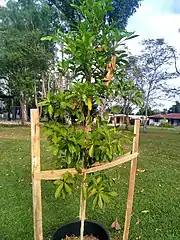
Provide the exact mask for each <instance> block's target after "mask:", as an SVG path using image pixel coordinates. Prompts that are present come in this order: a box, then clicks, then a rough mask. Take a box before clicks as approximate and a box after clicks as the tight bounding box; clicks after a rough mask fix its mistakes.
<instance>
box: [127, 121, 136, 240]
mask: <svg viewBox="0 0 180 240" xmlns="http://www.w3.org/2000/svg"><path fill="white" fill-rule="evenodd" d="M139 129H140V120H136V121H135V126H134V134H136V136H135V137H134V140H133V149H132V152H133V153H136V152H138V145H139ZM136 169H137V157H136V158H134V159H133V160H132V161H131V171H130V179H129V190H128V199H127V207H126V217H125V224H124V234H123V240H128V236H129V227H130V222H131V214H132V205H133V197H134V187H135V178H136Z"/></svg>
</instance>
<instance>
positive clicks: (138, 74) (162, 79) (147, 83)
mask: <svg viewBox="0 0 180 240" xmlns="http://www.w3.org/2000/svg"><path fill="white" fill-rule="evenodd" d="M141 45H142V51H141V54H140V55H139V56H135V57H133V58H131V61H130V65H129V67H128V69H127V74H129V75H130V76H131V78H132V79H133V81H134V82H135V85H136V86H137V88H138V89H140V90H141V91H142V92H143V93H144V102H143V109H144V111H145V116H146V121H145V123H144V131H146V126H147V116H148V109H149V108H150V107H151V106H153V105H154V103H155V104H156V105H157V100H163V99H164V98H165V94H164V93H163V91H164V89H165V88H166V89H168V84H167V80H170V79H172V78H174V77H176V74H175V72H172V71H171V65H172V63H173V53H172V50H171V46H169V45H168V44H167V43H166V42H165V41H164V39H147V40H144V41H142V43H141Z"/></svg>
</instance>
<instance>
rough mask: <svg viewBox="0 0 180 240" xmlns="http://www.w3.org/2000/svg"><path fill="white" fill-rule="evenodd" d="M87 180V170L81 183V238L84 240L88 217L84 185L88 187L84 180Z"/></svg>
mask: <svg viewBox="0 0 180 240" xmlns="http://www.w3.org/2000/svg"><path fill="white" fill-rule="evenodd" d="M85 180H86V172H85V173H83V183H82V185H81V199H80V214H81V215H80V218H81V228H80V240H83V236H84V221H85V218H86V200H85V199H84V196H83V190H82V188H83V187H86V185H85V184H86V183H84V181H85Z"/></svg>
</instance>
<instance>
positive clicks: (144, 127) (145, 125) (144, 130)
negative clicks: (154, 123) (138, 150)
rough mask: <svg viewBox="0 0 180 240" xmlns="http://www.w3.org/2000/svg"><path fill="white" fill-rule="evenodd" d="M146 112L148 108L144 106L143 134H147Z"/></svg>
mask: <svg viewBox="0 0 180 240" xmlns="http://www.w3.org/2000/svg"><path fill="white" fill-rule="evenodd" d="M147 110H148V106H147V105H146V108H145V121H144V125H143V132H144V133H145V132H147V122H148V118H147V117H148V114H147Z"/></svg>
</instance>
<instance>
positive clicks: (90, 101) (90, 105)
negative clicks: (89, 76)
mask: <svg viewBox="0 0 180 240" xmlns="http://www.w3.org/2000/svg"><path fill="white" fill-rule="evenodd" d="M88 109H89V111H91V110H92V100H91V99H90V98H88Z"/></svg>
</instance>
